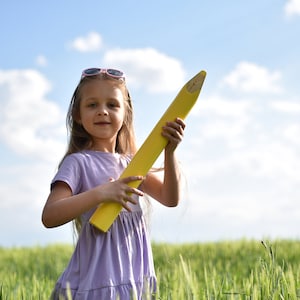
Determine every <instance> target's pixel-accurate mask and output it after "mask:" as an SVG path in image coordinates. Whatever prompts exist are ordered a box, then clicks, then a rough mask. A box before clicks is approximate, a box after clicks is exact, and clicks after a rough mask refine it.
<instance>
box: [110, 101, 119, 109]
mask: <svg viewBox="0 0 300 300" xmlns="http://www.w3.org/2000/svg"><path fill="white" fill-rule="evenodd" d="M118 106H119V105H118V104H117V103H115V102H109V103H108V107H111V108H115V107H118Z"/></svg>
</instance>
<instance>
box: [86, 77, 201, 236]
mask: <svg viewBox="0 0 300 300" xmlns="http://www.w3.org/2000/svg"><path fill="white" fill-rule="evenodd" d="M205 76H206V72H205V71H201V72H199V73H198V74H197V75H195V76H194V77H193V78H192V79H190V80H189V81H188V82H187V83H186V84H185V85H184V86H183V88H182V89H181V90H180V92H179V93H178V95H177V96H176V98H175V99H174V100H173V102H172V103H171V105H170V106H169V107H168V108H167V110H166V112H165V113H164V114H163V116H162V117H161V118H160V120H159V121H158V123H157V124H156V125H155V127H154V128H153V130H152V131H151V133H150V134H149V136H148V137H147V139H146V140H145V141H144V143H143V144H142V146H141V147H140V148H139V150H138V151H137V153H136V154H135V156H134V157H133V158H132V160H131V162H130V163H129V164H128V166H127V168H126V169H125V170H124V172H123V173H122V174H121V176H120V178H125V177H128V176H135V175H140V176H146V174H147V173H148V172H149V170H150V169H151V167H152V165H153V164H154V162H155V161H156V159H157V158H158V157H159V155H160V153H161V152H162V151H163V149H164V148H165V147H166V145H167V139H166V138H164V137H163V136H162V135H161V132H162V127H163V126H164V125H165V124H166V122H168V121H174V120H175V118H177V117H179V118H181V119H184V118H185V117H186V116H187V115H188V113H189V112H190V110H191V109H192V107H193V106H194V104H195V103H196V101H197V99H198V96H199V93H200V91H201V88H202V85H203V82H204V79H205ZM139 184H140V181H132V182H130V183H129V184H128V185H129V186H131V187H134V188H137V187H138V186H139ZM121 209H122V206H121V205H120V204H118V203H103V204H101V205H100V206H99V207H98V208H97V209H96V211H95V212H94V214H93V215H92V216H91V218H90V220H89V221H90V223H91V224H93V225H94V226H95V227H97V228H98V229H100V230H101V231H103V232H107V231H108V229H109V228H110V226H111V225H112V223H113V222H114V220H115V219H116V218H117V216H118V214H119V213H120V211H121Z"/></svg>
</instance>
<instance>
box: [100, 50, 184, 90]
mask: <svg viewBox="0 0 300 300" xmlns="http://www.w3.org/2000/svg"><path fill="white" fill-rule="evenodd" d="M103 61H104V64H105V65H107V66H110V67H115V68H120V69H122V70H126V75H127V81H128V83H129V84H130V85H131V86H135V87H143V88H145V89H146V90H147V91H148V92H151V93H163V92H174V91H177V90H178V87H180V86H182V85H183V84H184V83H185V71H184V69H183V66H182V64H181V62H180V61H179V60H177V59H175V58H173V57H170V56H167V55H166V54H163V53H161V52H159V51H157V50H156V49H153V48H144V49H112V50H110V51H108V52H106V53H105V55H104V59H103Z"/></svg>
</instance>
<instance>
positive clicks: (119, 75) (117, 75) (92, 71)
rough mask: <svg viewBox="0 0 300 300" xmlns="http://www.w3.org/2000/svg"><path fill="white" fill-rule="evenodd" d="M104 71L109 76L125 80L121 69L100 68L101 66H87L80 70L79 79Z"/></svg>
mask: <svg viewBox="0 0 300 300" xmlns="http://www.w3.org/2000/svg"><path fill="white" fill-rule="evenodd" d="M101 73H104V74H106V75H108V76H110V77H113V78H116V79H122V80H125V74H124V72H123V71H120V70H116V69H102V68H89V69H85V70H83V71H82V74H81V79H82V78H84V77H88V76H95V75H99V74H101Z"/></svg>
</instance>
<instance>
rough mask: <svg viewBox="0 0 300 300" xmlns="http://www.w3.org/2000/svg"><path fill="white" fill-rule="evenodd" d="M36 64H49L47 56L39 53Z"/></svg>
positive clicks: (41, 65) (43, 65) (42, 65)
mask: <svg viewBox="0 0 300 300" xmlns="http://www.w3.org/2000/svg"><path fill="white" fill-rule="evenodd" d="M36 64H37V65H38V66H40V67H45V66H47V64H48V61H47V58H46V57H45V56H44V55H38V56H37V58H36Z"/></svg>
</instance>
